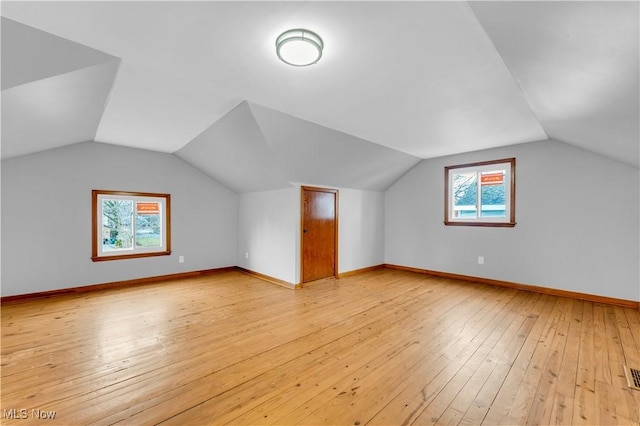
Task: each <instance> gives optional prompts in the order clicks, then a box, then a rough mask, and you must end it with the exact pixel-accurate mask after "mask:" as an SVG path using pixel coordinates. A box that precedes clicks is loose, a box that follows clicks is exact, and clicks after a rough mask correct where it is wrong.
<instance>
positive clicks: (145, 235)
mask: <svg viewBox="0 0 640 426" xmlns="http://www.w3.org/2000/svg"><path fill="white" fill-rule="evenodd" d="M92 196H93V208H92V210H93V230H92V232H93V252H92V259H93V260H94V261H99V260H115V259H122V258H131V257H144V256H160V255H168V254H170V253H171V238H170V235H171V234H170V220H169V218H170V196H169V195H168V194H152V193H139V192H122V191H99V190H94V191H92Z"/></svg>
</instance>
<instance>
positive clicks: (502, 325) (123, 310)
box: [1, 269, 640, 425]
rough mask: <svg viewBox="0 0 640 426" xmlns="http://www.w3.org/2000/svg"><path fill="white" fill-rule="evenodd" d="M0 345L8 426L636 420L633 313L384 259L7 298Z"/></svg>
mask: <svg viewBox="0 0 640 426" xmlns="http://www.w3.org/2000/svg"><path fill="white" fill-rule="evenodd" d="M1 355H2V370H1V378H2V388H1V397H2V398H1V405H2V406H1V409H2V413H1V414H2V421H1V423H2V424H7V425H10V424H20V425H27V424H52V425H53V424H62V425H76V424H78V425H89V424H91V425H112V424H116V425H142V424H163V425H165V424H166V425H188V424H192V425H204V424H214V425H218V424H220V425H222V424H231V425H246V424H250V425H269V424H277V425H293V424H296V425H321V424H330V425H422V424H461V425H478V424H487V425H494V424H509V425H516V424H532V425H533V424H577V425H596V424H597V425H604V424H624V425H638V424H640V392H639V391H634V390H631V389H629V388H627V386H626V381H625V378H624V372H623V369H622V366H623V365H624V364H626V365H629V366H632V367H633V366H635V367H636V368H637V367H640V313H639V312H638V311H637V310H632V309H627V308H621V307H615V306H609V305H602V304H595V303H592V302H584V301H579V300H573V299H567V298H561V297H555V296H549V295H543V294H537V293H530V292H525V291H520V290H514V289H506V288H499V287H492V286H487V285H478V284H472V283H468V282H464V281H457V280H451V279H445V278H436V277H428V276H425V275H420V274H415V273H411V272H405V271H398V270H389V269H382V270H378V271H372V272H367V273H363V274H359V275H355V276H350V277H347V278H342V279H340V280H326V281H323V282H320V283H317V284H314V285H311V286H309V287H305V288H303V289H301V290H297V291H292V290H289V289H286V288H282V287H279V286H276V285H273V284H270V283H267V282H265V281H262V280H260V279H258V278H255V277H251V276H249V275H246V274H243V273H241V272H236V271H230V272H224V273H220V274H215V275H209V276H203V277H197V278H190V279H185V280H179V281H170V282H165V283H156V284H149V285H144V286H137V287H131V288H125V289H116V290H113V289H112V290H105V291H100V292H92V293H86V294H79V295H65V296H58V297H53V298H48V299H42V300H32V301H23V302H16V303H9V304H5V305H3V306H2V352H1ZM53 415H55V417H54V418H53V419H51V418H49V419H48V420H46V421H45V420H42V419H41V418H38V417H47V416H48V417H52V416H53Z"/></svg>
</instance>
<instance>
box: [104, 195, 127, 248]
mask: <svg viewBox="0 0 640 426" xmlns="http://www.w3.org/2000/svg"><path fill="white" fill-rule="evenodd" d="M132 217H133V201H130V200H117V199H103V200H102V251H113V250H130V249H131V248H132V247H133V244H132V240H133V223H132Z"/></svg>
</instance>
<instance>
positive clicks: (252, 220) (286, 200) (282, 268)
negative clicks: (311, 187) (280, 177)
mask: <svg viewBox="0 0 640 426" xmlns="http://www.w3.org/2000/svg"><path fill="white" fill-rule="evenodd" d="M299 235H300V195H299V189H298V188H293V187H292V188H287V189H278V190H273V191H264V192H250V193H244V194H239V195H238V256H237V259H238V263H237V264H238V266H240V267H243V268H245V269H249V270H251V271H254V272H259V273H261V274H264V275H268V276H270V277H273V278H278V279H280V280H284V281H286V282H288V283H291V284H297V283H298V282H299V279H298V276H299V274H298V269H297V259H298V257H299V256H300V250H299V239H300V236H299ZM247 254H248V258H247V257H246V255H247Z"/></svg>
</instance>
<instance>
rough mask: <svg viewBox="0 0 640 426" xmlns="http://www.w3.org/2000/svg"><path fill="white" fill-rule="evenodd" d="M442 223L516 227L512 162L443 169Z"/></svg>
mask: <svg viewBox="0 0 640 426" xmlns="http://www.w3.org/2000/svg"><path fill="white" fill-rule="evenodd" d="M444 182H445V183H444V193H445V201H444V224H445V225H462V226H465V225H466V226H502V227H514V226H515V225H516V217H515V212H516V208H515V206H516V204H515V203H516V159H515V158H507V159H504V160H495V161H485V162H481V163H471V164H461V165H457V166H448V167H445V168H444Z"/></svg>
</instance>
